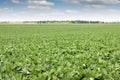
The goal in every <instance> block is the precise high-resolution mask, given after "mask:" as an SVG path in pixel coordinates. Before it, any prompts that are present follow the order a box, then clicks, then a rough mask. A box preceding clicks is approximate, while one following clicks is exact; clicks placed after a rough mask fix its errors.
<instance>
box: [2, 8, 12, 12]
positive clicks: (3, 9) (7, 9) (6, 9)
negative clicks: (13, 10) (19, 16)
mask: <svg viewBox="0 0 120 80" xmlns="http://www.w3.org/2000/svg"><path fill="white" fill-rule="evenodd" d="M8 11H10V9H9V8H1V9H0V13H4V12H8Z"/></svg>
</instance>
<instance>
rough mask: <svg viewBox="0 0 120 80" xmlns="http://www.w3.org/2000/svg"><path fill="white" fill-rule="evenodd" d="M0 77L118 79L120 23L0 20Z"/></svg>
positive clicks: (9, 79)
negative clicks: (34, 22) (15, 21)
mask: <svg viewBox="0 0 120 80" xmlns="http://www.w3.org/2000/svg"><path fill="white" fill-rule="evenodd" d="M0 80H120V24H0Z"/></svg>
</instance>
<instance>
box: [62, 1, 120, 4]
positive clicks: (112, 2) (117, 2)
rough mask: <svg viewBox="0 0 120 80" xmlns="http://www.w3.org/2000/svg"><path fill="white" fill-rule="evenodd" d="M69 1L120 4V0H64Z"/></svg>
mask: <svg viewBox="0 0 120 80" xmlns="http://www.w3.org/2000/svg"><path fill="white" fill-rule="evenodd" d="M62 1H64V2H68V3H75V4H80V3H81V4H83V3H84V4H119V3H120V1H119V0H71V1H70V0H62Z"/></svg>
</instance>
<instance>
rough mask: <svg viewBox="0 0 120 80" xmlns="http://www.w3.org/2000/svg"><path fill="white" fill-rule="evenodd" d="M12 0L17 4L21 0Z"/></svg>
mask: <svg viewBox="0 0 120 80" xmlns="http://www.w3.org/2000/svg"><path fill="white" fill-rule="evenodd" d="M11 1H12V3H15V4H19V3H20V1H19V0H11Z"/></svg>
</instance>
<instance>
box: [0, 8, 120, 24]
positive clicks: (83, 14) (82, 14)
mask: <svg viewBox="0 0 120 80" xmlns="http://www.w3.org/2000/svg"><path fill="white" fill-rule="evenodd" d="M119 14H120V11H118V10H106V11H104V10H103V11H101V12H98V13H95V12H89V11H88V12H87V11H74V10H64V11H60V10H56V11H54V10H53V11H52V10H51V12H49V13H44V12H43V13H34V12H33V11H31V12H19V13H11V14H7V15H6V14H3V15H0V21H39V20H93V21H95V20H97V21H106V22H109V21H120V15H119Z"/></svg>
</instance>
